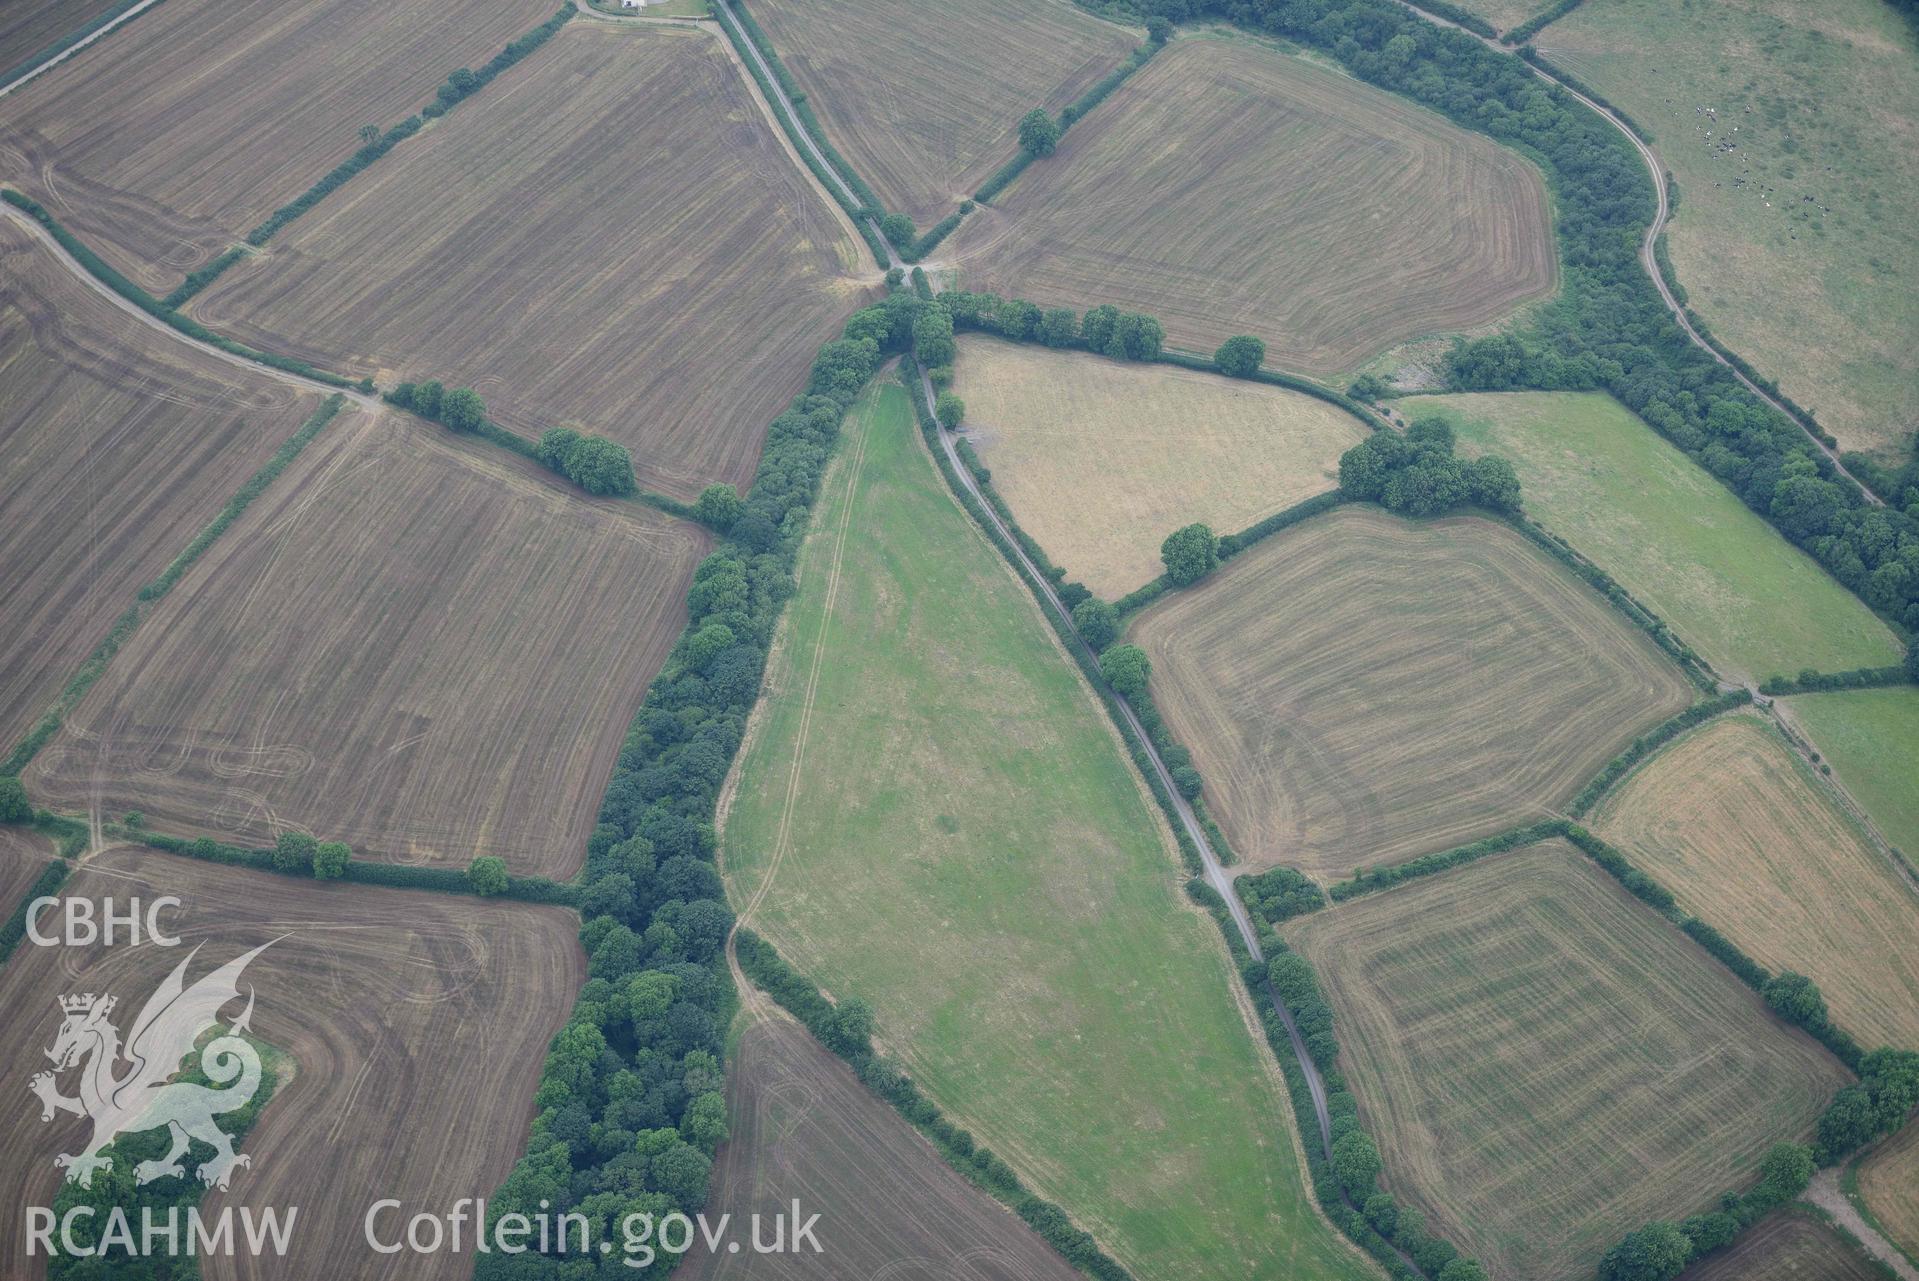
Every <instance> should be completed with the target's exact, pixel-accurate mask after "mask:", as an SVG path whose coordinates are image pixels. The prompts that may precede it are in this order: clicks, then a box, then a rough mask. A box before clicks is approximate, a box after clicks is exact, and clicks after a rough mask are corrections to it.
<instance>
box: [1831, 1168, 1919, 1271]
mask: <svg viewBox="0 0 1919 1281" xmlns="http://www.w3.org/2000/svg"><path fill="white" fill-rule="evenodd" d="M1886 1142H1891V1140H1890V1139H1887V1140H1886ZM1806 1200H1808V1201H1810V1202H1812V1203H1813V1204H1814V1205H1816V1206H1818V1207H1819V1208H1820V1209H1821V1210H1824V1211H1825V1212H1826V1213H1827V1214H1830V1215H1831V1216H1832V1217H1833V1219H1834V1220H1835V1221H1836V1222H1837V1223H1838V1224H1839V1226H1840V1227H1842V1228H1844V1229H1845V1230H1846V1231H1848V1232H1850V1233H1852V1234H1853V1235H1854V1236H1855V1237H1858V1238H1859V1244H1860V1245H1861V1246H1863V1247H1865V1251H1866V1253H1867V1254H1870V1255H1871V1256H1872V1257H1873V1258H1875V1259H1877V1260H1878V1261H1879V1262H1880V1263H1882V1264H1884V1265H1885V1266H1886V1267H1887V1268H1888V1269H1889V1270H1890V1271H1891V1272H1892V1274H1893V1275H1894V1276H1896V1277H1898V1278H1899V1281H1919V1268H1915V1267H1913V1266H1912V1260H1910V1259H1908V1258H1907V1257H1906V1256H1905V1254H1904V1253H1903V1252H1901V1251H1900V1249H1899V1248H1898V1247H1897V1246H1895V1245H1893V1244H1892V1242H1890V1241H1888V1240H1886V1238H1885V1237H1883V1236H1881V1235H1880V1234H1879V1231H1878V1229H1876V1228H1874V1227H1873V1226H1872V1224H1870V1223H1867V1222H1866V1216H1865V1215H1863V1214H1861V1213H1859V1207H1858V1206H1856V1205H1854V1204H1853V1203H1852V1202H1851V1200H1849V1199H1848V1198H1847V1196H1846V1194H1845V1193H1844V1192H1841V1191H1840V1190H1839V1171H1838V1169H1837V1168H1834V1169H1829V1170H1821V1171H1819V1173H1817V1174H1815V1175H1813V1176H1812V1186H1811V1187H1810V1188H1807V1189H1806Z"/></svg>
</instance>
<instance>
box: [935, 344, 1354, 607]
mask: <svg viewBox="0 0 1919 1281" xmlns="http://www.w3.org/2000/svg"><path fill="white" fill-rule="evenodd" d="M959 346H960V359H959V362H958V364H957V366H956V369H957V373H958V378H957V380H956V382H955V390H957V391H958V392H959V393H960V394H961V395H962V396H964V397H965V400H966V436H967V439H969V440H970V441H972V443H973V448H974V449H975V450H977V451H978V452H979V456H980V461H982V462H983V463H985V464H986V466H987V467H988V468H989V469H991V471H992V473H993V484H994V485H995V486H997V487H998V489H999V491H1000V493H1001V495H1002V496H1004V497H1005V499H1006V502H1007V504H1008V505H1009V506H1010V507H1012V509H1013V514H1014V515H1015V516H1017V517H1019V521H1020V524H1021V525H1022V526H1024V527H1025V529H1026V532H1027V533H1029V534H1031V535H1032V536H1033V537H1034V538H1035V539H1037V540H1038V542H1039V545H1040V546H1042V547H1044V548H1045V549H1046V552H1047V554H1048V555H1049V556H1051V557H1052V558H1053V561H1054V563H1056V564H1059V565H1063V566H1065V567H1066V572H1067V574H1068V576H1069V577H1072V578H1076V579H1078V580H1079V581H1080V582H1083V583H1085V584H1086V585H1087V586H1088V587H1090V588H1092V589H1093V591H1094V592H1095V593H1097V594H1099V595H1101V596H1104V597H1106V598H1107V599H1109V600H1112V599H1116V598H1118V597H1120V596H1123V595H1125V594H1126V593H1127V592H1129V591H1131V590H1132V589H1133V588H1135V587H1138V586H1140V585H1141V584H1143V583H1146V582H1149V581H1151V580H1152V579H1154V578H1156V577H1158V576H1159V573H1160V571H1161V568H1162V567H1161V565H1160V559H1159V545H1160V543H1161V542H1163V541H1164V540H1165V538H1166V535H1168V534H1170V533H1172V532H1173V531H1174V530H1175V529H1178V528H1179V527H1180V526H1182V525H1188V524H1191V523H1192V522H1193V521H1196V520H1198V521H1205V522H1206V523H1207V524H1209V525H1211V526H1212V527H1213V528H1214V529H1215V530H1217V531H1218V532H1220V533H1230V532H1232V531H1233V530H1237V529H1244V528H1245V527H1246V526H1248V525H1251V524H1252V523H1253V522H1255V521H1257V520H1259V519H1260V518H1261V517H1263V516H1268V515H1270V514H1272V513H1273V512H1275V511H1278V510H1280V509H1281V508H1283V507H1290V506H1291V505H1292V504H1294V503H1296V502H1299V501H1300V500H1301V499H1304V498H1310V497H1311V496H1312V495H1314V494H1317V493H1322V492H1324V491H1326V490H1329V489H1332V488H1334V487H1336V486H1337V485H1338V484H1339V456H1340V454H1341V453H1343V452H1344V451H1346V450H1348V449H1350V448H1352V447H1353V446H1354V445H1356V444H1358V443H1359V442H1360V441H1361V440H1362V439H1364V438H1365V436H1366V434H1367V432H1366V427H1365V425H1364V424H1363V423H1361V422H1360V421H1359V420H1358V419H1356V418H1354V417H1353V416H1352V415H1351V414H1348V413H1346V412H1344V411H1343V410H1340V409H1338V408H1336V407H1335V406H1333V405H1330V404H1327V403H1326V402H1325V401H1323V400H1316V399H1314V398H1313V397H1311V396H1306V395H1302V394H1300V393H1299V392H1296V391H1287V390H1286V389H1285V388H1283V387H1274V386H1270V385H1267V384H1264V383H1252V382H1245V381H1243V380H1240V379H1233V378H1222V377H1220V376H1218V375H1217V374H1203V373H1196V372H1194V371H1192V370H1188V369H1180V368H1177V367H1175V366H1172V365H1135V364H1126V363H1122V362H1120V361H1114V360H1106V359H1104V358H1102V357H1098V356H1088V355H1085V354H1082V353H1069V352H1062V351H1051V350H1048V349H1046V348H1042V347H1022V346H1016V345H1014V344H1012V343H1005V342H1000V341H998V340H996V339H992V338H982V337H973V336H969V337H966V338H963V339H961V340H960V345H959Z"/></svg>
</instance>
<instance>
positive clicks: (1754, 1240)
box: [1680, 1206, 1891, 1281]
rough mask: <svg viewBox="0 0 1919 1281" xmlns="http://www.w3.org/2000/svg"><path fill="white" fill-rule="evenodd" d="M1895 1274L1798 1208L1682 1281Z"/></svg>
mask: <svg viewBox="0 0 1919 1281" xmlns="http://www.w3.org/2000/svg"><path fill="white" fill-rule="evenodd" d="M1890 1275H1891V1274H1890V1273H1888V1272H1887V1271H1886V1270H1885V1269H1884V1268H1882V1267H1880V1266H1879V1265H1878V1264H1876V1263H1875V1262H1874V1261H1873V1260H1872V1259H1871V1258H1869V1257H1867V1255H1866V1253H1865V1252H1864V1251H1863V1250H1861V1249H1860V1248H1859V1247H1858V1246H1856V1245H1854V1244H1853V1243H1852V1242H1850V1241H1848V1240H1846V1239H1845V1238H1844V1237H1842V1236H1840V1235H1839V1234H1838V1233H1837V1232H1835V1231H1834V1230H1833V1229H1832V1228H1830V1227H1828V1226H1827V1225H1826V1224H1825V1223H1824V1222H1823V1221H1822V1220H1820V1219H1818V1218H1816V1217H1815V1216H1814V1215H1812V1214H1811V1213H1809V1212H1807V1211H1805V1210H1801V1209H1799V1208H1798V1207H1797V1206H1792V1207H1788V1208H1786V1209H1782V1210H1776V1211H1774V1212H1773V1213H1772V1214H1771V1215H1769V1216H1768V1217H1767V1218H1766V1219H1765V1220H1764V1221H1762V1222H1760V1223H1757V1224H1754V1225H1753V1226H1752V1227H1751V1228H1748V1229H1747V1230H1746V1231H1745V1232H1743V1233H1741V1234H1740V1236H1739V1239H1738V1240H1737V1241H1735V1242H1734V1243H1733V1244H1732V1247H1731V1248H1730V1249H1726V1250H1722V1251H1720V1252H1719V1253H1717V1254H1715V1255H1713V1256H1712V1257H1711V1258H1709V1259H1707V1260H1706V1261H1705V1262H1704V1263H1701V1264H1700V1265H1699V1266H1697V1267H1694V1268H1688V1269H1687V1270H1686V1271H1685V1272H1683V1273H1681V1274H1680V1281H1887V1277H1889V1276H1890Z"/></svg>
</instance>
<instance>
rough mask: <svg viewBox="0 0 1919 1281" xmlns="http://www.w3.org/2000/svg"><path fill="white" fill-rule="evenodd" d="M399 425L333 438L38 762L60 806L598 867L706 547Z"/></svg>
mask: <svg viewBox="0 0 1919 1281" xmlns="http://www.w3.org/2000/svg"><path fill="white" fill-rule="evenodd" d="M706 541H707V540H706V538H705V536H704V535H703V534H702V533H700V532H698V531H697V530H696V529H695V528H694V527H693V526H690V525H687V524H685V523H683V522H678V521H674V520H671V519H669V518H668V517H665V516H661V515H659V514H657V513H654V512H652V511H650V510H648V509H645V508H641V507H639V506H637V505H635V504H621V503H612V502H600V503H595V502H590V501H588V500H586V499H585V498H583V497H582V496H581V495H580V494H579V493H578V492H577V491H574V490H571V489H569V488H564V487H562V485H561V483H560V482H558V481H557V480H555V479H554V478H552V477H551V476H549V475H548V474H547V473H546V472H545V471H544V470H542V469H540V468H537V467H534V466H533V465H531V464H528V463H524V462H523V461H522V460H520V459H517V458H514V457H512V456H511V455H506V454H504V453H503V452H502V451H499V450H495V449H491V448H488V447H485V446H477V445H472V444H469V443H467V442H463V441H460V440H459V439H457V438H454V437H451V436H450V435H449V434H448V433H446V432H444V431H442V430H441V429H439V428H434V427H428V426H425V425H423V424H420V423H418V422H417V421H414V420H412V419H409V418H406V417H405V416H403V415H397V414H388V415H385V416H384V417H383V418H381V419H379V420H377V421H362V422H359V423H356V424H355V425H354V428H353V429H352V430H340V431H337V432H335V433H332V434H329V435H325V436H322V437H321V438H320V439H319V440H317V441H315V442H314V443H313V444H312V445H311V446H309V447H308V448H307V450H306V451H305V453H303V454H302V456H301V458H300V459H299V461H298V462H297V463H295V464H294V466H293V467H291V468H289V469H288V470H287V471H286V473H284V474H283V475H282V476H281V477H280V479H279V481H278V482H277V483H276V484H275V485H274V486H273V487H272V488H271V489H270V490H269V491H268V492H267V493H266V494H264V495H262V496H261V498H260V499H259V500H257V501H256V502H255V503H254V504H253V506H252V507H251V508H249V509H248V511H247V514H246V516H245V517H244V518H242V519H241V520H240V521H239V522H237V523H236V524H235V525H234V527H233V528H232V529H230V530H228V531H227V533H226V535H225V536H224V537H223V538H222V539H221V540H220V541H219V542H218V543H216V544H215V545H214V547H213V549H212V550H211V551H210V552H209V553H208V554H207V555H206V556H205V557H204V558H203V559H202V560H201V561H200V562H199V563H198V564H197V565H195V566H194V568H193V569H192V570H191V571H190V572H189V573H188V574H187V575H186V576H185V577H184V578H183V579H182V580H181V581H180V583H179V585H178V586H177V587H175V588H174V590H173V591H172V592H171V593H170V594H169V595H168V596H167V597H166V599H165V600H164V601H162V602H161V604H160V606H159V607H158V608H157V609H156V610H155V611H154V613H153V614H152V616H151V617H149V618H148V619H147V621H146V622H145V623H144V624H143V625H142V626H141V628H140V630H139V631H138V632H136V633H135V634H134V637H133V639H132V640H131V641H130V642H129V643H128V644H127V645H126V646H125V647H124V648H123V649H122V650H121V652H120V654H119V655H118V657H117V658H116V659H115V660H114V662H113V663H112V665H111V666H110V667H108V669H107V672H106V675H105V676H104V677H102V678H101V680H100V681H99V683H98V684H96V685H95V686H94V687H93V689H92V690H91V691H90V692H89V693H88V695H87V696H86V698H84V699H82V700H81V702H80V703H79V705H78V706H77V707H76V708H75V709H74V711H73V712H72V714H71V715H70V716H69V717H68V718H67V721H66V724H65V726H64V727H63V728H62V730H61V731H60V733H59V734H58V735H57V736H56V737H55V738H54V740H53V741H52V742H51V743H50V744H49V745H48V746H47V747H46V748H45V749H44V750H43V751H42V752H41V753H40V755H39V756H38V757H36V758H35V760H34V762H33V764H32V766H31V767H30V769H29V770H28V772H27V785H28V788H29V789H30V790H31V791H32V792H33V794H34V796H35V797H36V799H39V800H41V801H42V803H45V804H49V805H52V806H54V807H56V808H68V809H86V808H89V807H92V806H98V807H101V808H102V809H104V810H105V811H106V812H108V813H109V814H112V815H115V816H117V815H118V814H119V812H120V811H123V810H138V811H140V812H141V813H143V814H144V815H145V816H146V818H147V820H148V821H149V822H150V823H151V824H152V826H153V827H155V828H156V829H158V830H161V831H169V832H176V833H180V834H184V835H188V836H200V835H206V836H212V837H215V838H220V839H227V840H238V841H240V842H242V843H253V844H260V843H270V842H271V841H272V840H273V839H274V838H275V836H276V835H277V834H278V833H279V832H280V831H282V830H285V829H288V828H297V829H299V830H303V831H310V832H312V833H314V834H315V835H317V836H319V837H320V838H321V839H323V840H329V839H336V840H343V841H346V842H348V843H349V844H351V845H352V846H353V847H354V849H355V850H356V851H358V852H360V853H363V854H366V855H369V856H372V857H377V858H383V859H391V860H395V861H401V862H432V863H440V864H450V865H453V866H458V867H464V866H465V865H466V863H467V861H468V860H469V859H471V858H472V857H473V856H474V855H476V854H495V855H499V856H501V857H503V858H505V860H506V861H507V864H508V866H509V867H510V868H511V869H512V870H514V871H515V872H519V873H525V874H529V875H530V874H544V875H551V876H555V877H558V878H560V879H564V878H566V877H568V876H570V875H572V874H573V873H574V872H576V871H577V870H578V869H579V866H580V863H581V860H582V858H583V857H584V848H585V840H586V836H587V833H588V832H589V831H590V830H591V828H592V824H593V815H594V809H595V802H596V801H597V799H598V798H599V796H600V793H601V791H602V790H603V789H604V787H605V785H606V780H607V777H608V775H609V774H610V773H611V771H612V768H613V761H614V758H615V756H616V755H617V754H618V751H619V745H620V740H621V738H622V736H623V735H624V734H625V732H626V727H627V722H628V720H629V719H630V718H631V717H632V715H633V711H634V709H635V708H636V707H637V706H638V705H639V701H640V698H641V696H642V695H643V693H644V692H645V689H646V685H647V683H648V681H649V680H650V679H651V678H652V676H653V674H654V672H656V671H657V670H658V668H659V666H660V664H661V662H662V661H664V659H665V656H666V653H667V651H668V650H669V649H670V648H671V647H672V644H673V642H674V640H675V639H676V638H677V637H678V634H679V631H680V628H681V627H682V626H683V625H684V620H685V612H684V610H685V606H684V603H683V598H684V596H685V593H686V588H687V583H688V581H689V579H690V577H691V574H692V570H693V565H694V562H695V561H696V560H697V558H698V557H699V555H700V553H701V551H702V550H703V548H704V547H705V545H706Z"/></svg>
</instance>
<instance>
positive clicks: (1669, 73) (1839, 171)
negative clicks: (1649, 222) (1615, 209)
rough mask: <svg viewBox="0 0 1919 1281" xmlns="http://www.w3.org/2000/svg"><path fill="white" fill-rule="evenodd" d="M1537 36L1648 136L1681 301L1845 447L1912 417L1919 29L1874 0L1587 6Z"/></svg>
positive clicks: (1862, 445) (1908, 425)
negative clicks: (1663, 179)
mask: <svg viewBox="0 0 1919 1281" xmlns="http://www.w3.org/2000/svg"><path fill="white" fill-rule="evenodd" d="M1534 43H1535V44H1536V45H1538V46H1539V48H1540V49H1541V50H1542V51H1543V52H1545V53H1546V54H1548V55H1549V56H1550V57H1551V58H1552V59H1553V61H1554V62H1556V63H1558V64H1560V65H1561V66H1563V67H1565V68H1566V69H1567V70H1568V71H1571V72H1573V73H1574V74H1575V75H1577V76H1579V77H1580V78H1581V79H1582V80H1584V81H1585V82H1586V83H1588V84H1590V85H1592V86H1594V87H1595V88H1597V89H1598V90H1599V91H1600V92H1601V93H1603V94H1605V95H1606V96H1607V97H1608V98H1609V99H1611V100H1612V101H1613V102H1616V103H1618V104H1619V105H1620V106H1621V107H1623V108H1625V110H1627V111H1628V112H1630V113H1631V114H1632V116H1633V117H1634V119H1636V120H1638V121H1639V122H1640V123H1641V124H1642V125H1644V126H1645V127H1646V128H1648V129H1650V130H1652V131H1653V133H1654V134H1655V135H1656V143H1655V146H1656V149H1657V150H1658V152H1659V157H1660V159H1661V160H1662V161H1663V162H1664V163H1665V164H1666V165H1668V166H1669V167H1670V168H1671V169H1672V171H1673V173H1674V174H1675V175H1676V176H1677V178H1678V179H1679V189H1680V196H1681V199H1680V205H1679V210H1678V212H1677V213H1676V214H1675V215H1674V216H1673V221H1672V227H1671V230H1670V231H1669V232H1668V239H1669V241H1670V244H1671V252H1672V262H1673V267H1674V268H1675V269H1676V270H1677V271H1678V273H1679V280H1680V282H1681V283H1682V284H1684V285H1685V287H1686V289H1687V291H1688V293H1689V294H1690V295H1691V302H1692V306H1693V309H1694V310H1695V311H1697V312H1698V313H1699V315H1700V316H1701V317H1702V318H1703V319H1704V320H1705V321H1706V323H1707V324H1709V325H1711V326H1712V328H1713V331H1714V332H1715V333H1716V334H1717V335H1718V336H1719V337H1720V338H1721V339H1722V340H1724V341H1725V343H1726V344H1727V345H1728V346H1729V347H1731V348H1732V349H1733V350H1734V351H1736V352H1738V353H1739V354H1740V355H1742V356H1744V357H1745V358H1746V359H1747V360H1749V361H1751V362H1752V364H1753V365H1754V367H1756V368H1757V369H1758V370H1759V371H1760V373H1762V374H1764V375H1766V376H1767V377H1769V378H1774V379H1777V380H1778V382H1779V385H1780V387H1781V389H1782V390H1784V391H1785V393H1786V394H1787V395H1789V396H1791V397H1792V398H1793V399H1794V400H1796V401H1798V402H1799V403H1800V404H1801V405H1803V406H1805V407H1806V408H1808V409H1810V410H1812V411H1813V412H1814V413H1815V414H1816V415H1817V416H1818V418H1819V421H1820V422H1821V423H1822V424H1823V425H1824V426H1825V428H1826V429H1827V430H1828V431H1830V432H1832V433H1833V435H1835V436H1837V437H1838V438H1839V441H1840V443H1841V445H1842V447H1843V448H1846V449H1858V450H1864V451H1866V452H1867V453H1870V454H1872V455H1874V456H1875V457H1877V458H1879V459H1881V460H1882V461H1895V460H1897V459H1901V458H1904V457H1908V456H1910V454H1911V450H1912V439H1913V430H1914V424H1915V423H1919V350H1915V348H1914V346H1913V344H1912V343H1910V342H1909V341H1907V337H1908V336H1909V335H1910V334H1912V333H1914V332H1915V331H1919V285H1915V283H1914V282H1915V280H1919V223H1916V222H1915V221H1914V219H1913V217H1912V209H1913V206H1914V205H1915V204H1916V203H1919V146H1916V145H1915V131H1919V34H1916V33H1915V32H1914V31H1913V29H1912V28H1911V27H1910V26H1909V25H1908V24H1907V23H1906V22H1905V21H1904V20H1903V19H1902V18H1901V17H1900V15H1899V13H1898V12H1897V11H1896V10H1895V9H1894V8H1893V7H1892V6H1891V5H1888V4H1885V3H1882V2H1881V0H1833V2H1832V3H1829V4H1818V5H1807V4H1803V3H1799V2H1798V0H1729V2H1728V3H1722V4H1671V3H1668V2H1667V0H1607V2H1606V3H1603V4H1584V5H1581V6H1580V7H1579V8H1577V9H1575V10H1574V11H1573V12H1572V13H1571V14H1569V15H1567V16H1566V17H1564V18H1562V19H1560V20H1559V21H1558V22H1555V23H1553V24H1552V25H1551V26H1549V27H1547V28H1546V29H1545V30H1544V31H1542V32H1540V34H1539V35H1538V37H1537V38H1536V39H1535V40H1534Z"/></svg>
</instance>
